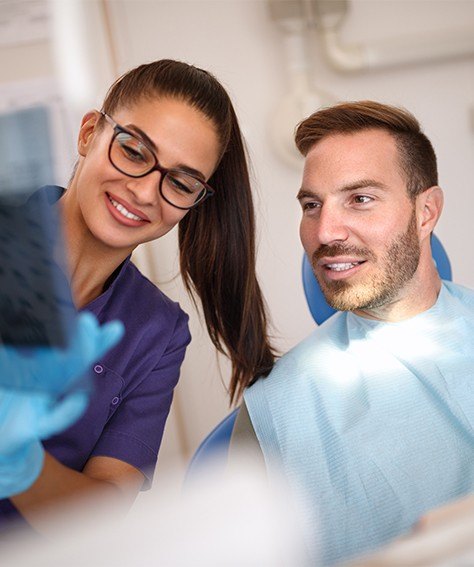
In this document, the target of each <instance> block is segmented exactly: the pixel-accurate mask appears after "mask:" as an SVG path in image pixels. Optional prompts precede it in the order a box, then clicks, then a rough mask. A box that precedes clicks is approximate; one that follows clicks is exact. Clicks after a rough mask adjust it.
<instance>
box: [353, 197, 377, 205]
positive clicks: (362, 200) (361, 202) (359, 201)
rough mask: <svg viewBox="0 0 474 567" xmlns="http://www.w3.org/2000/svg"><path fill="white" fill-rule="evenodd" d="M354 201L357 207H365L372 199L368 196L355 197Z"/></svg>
mask: <svg viewBox="0 0 474 567" xmlns="http://www.w3.org/2000/svg"><path fill="white" fill-rule="evenodd" d="M354 201H355V203H357V204H358V205H365V204H367V203H370V202H371V201H373V199H372V197H369V196H368V195H355V196H354Z"/></svg>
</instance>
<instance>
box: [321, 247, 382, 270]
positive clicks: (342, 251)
mask: <svg viewBox="0 0 474 567" xmlns="http://www.w3.org/2000/svg"><path fill="white" fill-rule="evenodd" d="M335 256H355V257H357V258H363V259H364V260H375V259H376V256H375V254H374V253H373V252H372V250H370V249H369V248H363V247H361V248H359V247H358V246H351V245H347V244H332V245H329V244H322V245H321V246H320V247H319V248H318V249H317V250H315V251H314V252H313V255H312V257H311V262H312V264H313V266H314V265H315V264H316V263H317V262H318V260H321V258H334V257H335Z"/></svg>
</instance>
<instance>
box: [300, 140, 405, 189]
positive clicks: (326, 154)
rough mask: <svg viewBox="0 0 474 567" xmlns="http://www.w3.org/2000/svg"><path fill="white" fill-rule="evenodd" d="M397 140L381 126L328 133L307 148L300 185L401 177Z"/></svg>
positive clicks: (383, 181) (396, 178) (385, 182)
mask: <svg viewBox="0 0 474 567" xmlns="http://www.w3.org/2000/svg"><path fill="white" fill-rule="evenodd" d="M399 158H400V156H399V152H398V148H397V145H396V141H395V139H394V138H393V136H392V135H391V134H389V133H388V132H386V131H383V130H380V129H371V130H363V131H360V132H354V133H350V134H345V133H344V134H331V135H330V136H327V137H326V138H324V139H323V140H320V141H319V142H317V143H316V144H314V146H313V147H312V148H311V149H310V151H309V152H308V154H307V155H306V158H305V163H304V169H303V179H302V186H303V188H308V189H309V188H310V187H312V186H313V185H314V184H315V183H318V182H323V183H324V182H325V181H328V180H330V181H331V184H332V183H334V182H336V180H337V185H341V186H343V185H350V184H353V183H356V182H358V181H359V180H361V179H372V180H374V181H377V182H378V183H379V184H381V185H384V184H385V185H386V184H388V181H389V179H390V178H392V180H393V181H397V182H398V181H400V180H403V181H405V180H404V175H403V170H402V168H401V162H400V159H399Z"/></svg>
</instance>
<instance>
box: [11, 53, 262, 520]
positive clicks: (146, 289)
mask: <svg viewBox="0 0 474 567" xmlns="http://www.w3.org/2000/svg"><path fill="white" fill-rule="evenodd" d="M78 151H79V160H78V163H77V165H76V168H75V171H74V174H73V177H72V179H71V181H70V183H69V186H68V188H67V190H66V191H65V192H64V190H62V189H61V188H58V187H47V188H44V189H43V191H46V192H48V194H49V198H50V199H51V198H52V199H57V200H58V203H59V208H60V212H61V215H62V218H63V221H64V223H63V224H64V233H65V237H66V241H67V249H68V259H69V269H70V276H71V287H72V291H73V296H74V298H75V302H76V305H77V307H78V308H79V309H81V310H88V311H91V312H92V313H93V314H94V315H95V316H96V317H97V319H98V320H99V322H100V323H105V322H106V321H110V320H113V319H119V320H121V321H122V322H123V324H124V327H125V335H124V338H123V339H122V341H121V343H120V344H119V345H118V346H117V347H115V348H113V349H112V350H111V351H110V352H109V353H107V355H105V356H104V357H103V358H102V359H101V360H99V361H97V362H96V364H95V366H94V372H95V381H96V383H95V390H96V391H95V394H94V396H93V398H92V400H91V403H90V405H89V408H88V410H87V411H86V413H85V415H84V416H83V417H82V418H81V419H80V420H79V421H78V422H77V423H76V424H75V425H74V426H72V427H71V428H69V429H68V430H67V431H65V432H63V433H62V434H60V435H57V436H56V437H54V438H52V439H50V440H48V441H46V442H45V443H44V447H45V450H46V457H45V461H44V466H43V469H42V472H41V474H40V476H39V477H38V479H37V480H36V482H35V483H34V484H33V485H32V486H31V487H30V488H29V489H28V490H26V491H24V492H23V493H21V494H19V495H17V496H14V497H12V498H11V499H10V501H6V500H4V501H2V502H1V509H0V511H2V512H3V513H4V514H5V515H8V514H12V513H14V510H15V508H16V510H18V511H19V512H20V514H21V515H22V516H23V517H24V518H25V519H26V520H27V521H28V522H29V523H30V524H31V525H32V526H33V527H34V528H36V529H37V530H39V531H41V529H42V522H41V518H40V517H36V515H35V513H34V512H35V510H37V509H40V508H42V507H44V506H45V505H47V504H50V503H54V502H57V501H60V500H63V499H65V498H68V497H69V496H73V495H79V494H81V492H82V491H88V490H91V489H94V488H97V489H101V490H110V491H112V492H116V493H118V494H121V495H123V496H124V497H125V498H127V499H129V500H130V501H131V500H132V499H133V498H134V497H135V495H136V493H137V491H138V490H139V489H140V488H141V487H142V485H143V484H144V483H145V484H149V482H150V480H151V474H152V470H153V468H154V465H155V462H156V457H157V452H158V449H159V445H160V442H161V437H162V434H163V428H164V424H165V420H166V417H167V415H168V411H169V407H170V404H171V399H172V392H173V388H174V386H175V385H176V382H177V380H178V375H179V367H180V365H181V363H182V360H183V357H184V353H185V349H186V346H187V344H188V342H189V340H190V335H189V331H188V327H187V316H186V315H185V314H184V313H183V312H182V311H181V309H180V308H179V306H178V305H177V304H175V303H173V302H172V301H170V300H169V299H168V298H167V297H166V296H164V295H163V294H162V293H161V292H160V291H159V290H158V289H157V288H156V287H155V286H154V285H153V284H152V283H151V282H149V281H148V280H147V279H146V278H144V277H143V276H142V275H141V274H140V272H139V271H138V270H137V269H136V268H135V266H134V265H133V264H132V263H131V262H130V255H131V253H132V251H133V250H134V249H135V248H136V247H137V246H138V245H139V244H141V243H143V242H148V241H151V240H154V239H156V238H160V237H161V236H163V235H164V234H166V233H167V232H168V231H169V230H171V229H172V228H173V227H174V226H175V225H176V224H178V223H179V246H180V265H181V272H182V276H183V279H184V282H185V284H186V287H187V289H188V290H189V291H191V292H192V291H195V292H196V293H197V295H198V296H199V297H200V299H201V302H202V307H203V311H204V315H205V319H206V325H207V328H208V331H209V335H210V337H211V340H212V342H213V343H214V345H215V346H216V347H217V349H218V350H219V351H220V352H224V353H227V354H228V355H229V357H230V359H231V361H232V377H231V381H230V398H231V401H235V400H237V399H238V398H239V396H240V394H241V393H242V391H243V390H244V388H245V387H246V386H248V385H249V384H250V383H251V382H252V381H253V379H254V378H255V377H256V376H258V375H262V374H266V373H268V371H269V370H270V368H271V366H272V363H273V353H272V350H271V348H270V345H269V342H268V339H267V335H266V318H265V312H264V305H263V300H262V296H261V293H260V288H259V286H258V283H257V280H256V276H255V245H254V211H253V205H252V197H251V190H250V184H249V178H248V171H247V165H246V160H245V153H244V148H243V143H242V138H241V134H240V130H239V126H238V123H237V120H236V116H235V113H234V110H233V108H232V104H231V102H230V100H229V97H228V95H227V93H226V92H225V90H224V89H223V87H222V86H221V85H220V84H219V83H218V82H217V81H216V79H215V78H214V77H213V76H212V75H210V74H209V73H207V72H206V71H203V70H201V69H197V68H195V67H192V66H190V65H187V64H184V63H180V62H176V61H170V60H163V61H157V62H154V63H150V64H147V65H142V66H140V67H138V68H136V69H133V70H132V71H130V72H128V73H126V74H125V75H124V76H122V77H121V78H120V79H118V80H117V81H116V82H115V83H114V85H112V87H111V89H110V90H109V92H108V94H107V97H106V99H105V102H104V104H103V107H102V110H101V111H96V110H94V111H91V112H89V113H87V114H86V115H85V116H84V118H83V120H82V124H81V129H80V132H79V138H78ZM12 504H13V506H12Z"/></svg>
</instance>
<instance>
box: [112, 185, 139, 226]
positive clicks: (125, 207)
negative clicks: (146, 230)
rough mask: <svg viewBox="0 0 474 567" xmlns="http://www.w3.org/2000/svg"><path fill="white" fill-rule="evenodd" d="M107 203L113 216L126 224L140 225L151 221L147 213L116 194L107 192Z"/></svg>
mask: <svg viewBox="0 0 474 567" xmlns="http://www.w3.org/2000/svg"><path fill="white" fill-rule="evenodd" d="M105 203H106V205H107V209H108V210H109V212H110V214H111V215H112V217H113V218H114V219H115V220H116V221H118V222H119V223H121V224H124V225H125V226H130V227H139V226H144V225H145V224H147V223H149V222H150V219H149V218H148V217H147V216H146V215H145V213H143V212H141V211H138V210H137V209H135V208H134V207H132V206H131V205H130V204H129V203H127V202H126V201H124V200H122V199H120V198H119V197H117V196H115V195H114V196H112V195H111V194H110V193H105Z"/></svg>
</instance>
